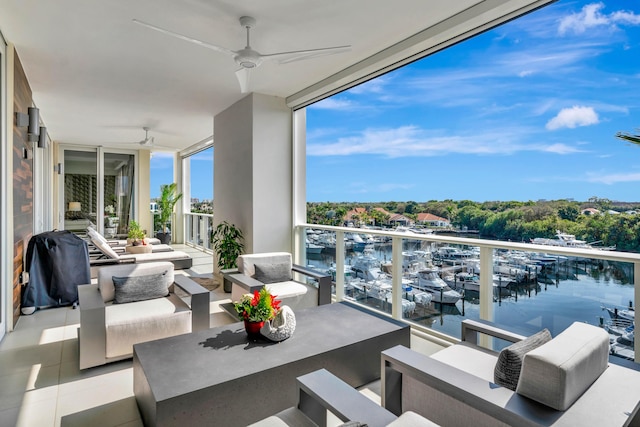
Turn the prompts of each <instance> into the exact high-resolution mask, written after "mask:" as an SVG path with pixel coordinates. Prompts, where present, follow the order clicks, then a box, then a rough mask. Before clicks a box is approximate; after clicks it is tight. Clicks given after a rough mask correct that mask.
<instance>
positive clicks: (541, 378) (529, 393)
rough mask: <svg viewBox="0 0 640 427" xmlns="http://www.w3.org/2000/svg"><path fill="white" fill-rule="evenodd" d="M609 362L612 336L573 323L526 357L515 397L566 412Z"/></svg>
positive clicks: (600, 330) (596, 329) (581, 324)
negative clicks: (517, 395)
mask: <svg viewBox="0 0 640 427" xmlns="http://www.w3.org/2000/svg"><path fill="white" fill-rule="evenodd" d="M608 360H609V335H608V334H607V333H606V332H605V331H604V330H603V329H601V328H598V327H597V326H592V325H588V324H586V323H580V322H574V323H573V324H572V325H571V326H569V327H568V328H567V329H565V330H564V331H563V332H562V333H560V334H559V335H558V336H556V337H555V338H554V339H552V340H551V341H549V342H547V343H546V344H543V345H541V346H540V347H538V348H536V349H534V350H531V351H530V352H528V353H527V354H526V355H525V357H524V360H523V362H522V371H521V373H520V381H518V387H517V389H516V393H518V394H520V395H523V396H526V397H528V398H530V399H533V400H535V401H537V402H540V403H542V404H544V405H547V406H549V407H551V408H554V409H556V410H558V411H565V410H566V409H568V408H569V407H570V406H571V405H572V404H573V402H575V401H576V400H577V399H578V398H579V397H580V396H581V395H582V394H583V393H584V392H585V390H587V389H588V388H589V386H591V384H593V382H594V381H595V380H597V379H598V377H599V376H600V375H601V374H602V373H603V372H604V370H605V369H606V368H607V364H608Z"/></svg>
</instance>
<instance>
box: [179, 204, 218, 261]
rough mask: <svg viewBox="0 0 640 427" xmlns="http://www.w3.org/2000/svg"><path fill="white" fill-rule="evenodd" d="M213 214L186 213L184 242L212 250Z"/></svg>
mask: <svg viewBox="0 0 640 427" xmlns="http://www.w3.org/2000/svg"><path fill="white" fill-rule="evenodd" d="M212 230H213V215H212V214H203V213H185V214H184V243H185V244H187V245H191V246H194V247H197V248H200V249H203V250H205V251H207V252H212V248H211V233H212Z"/></svg>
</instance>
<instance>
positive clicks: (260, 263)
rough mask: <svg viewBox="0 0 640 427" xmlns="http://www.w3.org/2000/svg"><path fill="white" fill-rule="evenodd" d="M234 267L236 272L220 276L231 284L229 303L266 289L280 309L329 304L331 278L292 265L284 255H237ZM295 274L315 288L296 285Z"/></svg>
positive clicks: (285, 253)
mask: <svg viewBox="0 0 640 427" xmlns="http://www.w3.org/2000/svg"><path fill="white" fill-rule="evenodd" d="M237 265H238V269H237V271H229V270H227V271H225V274H224V277H225V279H226V280H229V281H230V282H231V283H232V286H231V299H232V300H233V301H238V300H240V298H241V297H242V295H244V294H247V293H253V292H254V291H257V290H260V289H262V287H264V286H266V287H267V289H269V292H271V293H272V294H273V295H275V296H276V297H277V298H278V299H279V300H281V301H282V304H283V305H288V306H290V307H291V308H292V309H294V310H295V309H298V308H307V307H313V306H317V305H323V304H330V303H331V276H328V275H326V274H324V273H320V272H318V271H315V270H313V269H310V268H306V267H302V266H299V265H295V264H293V263H292V258H291V254H290V253H288V252H268V253H259V254H247V255H240V256H239V257H238V261H237ZM295 273H299V274H302V275H305V276H307V277H310V278H312V279H314V280H316V282H317V284H308V283H302V282H299V281H296V280H294V278H293V275H294V274H295Z"/></svg>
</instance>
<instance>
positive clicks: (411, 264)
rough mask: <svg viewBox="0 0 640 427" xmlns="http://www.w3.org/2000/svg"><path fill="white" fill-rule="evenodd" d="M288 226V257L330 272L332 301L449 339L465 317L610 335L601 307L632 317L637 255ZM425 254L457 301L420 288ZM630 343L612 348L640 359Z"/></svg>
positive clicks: (639, 267) (639, 291)
mask: <svg viewBox="0 0 640 427" xmlns="http://www.w3.org/2000/svg"><path fill="white" fill-rule="evenodd" d="M295 232H296V251H295V253H296V258H297V259H296V262H298V263H301V264H303V265H311V266H314V267H316V268H318V269H327V270H329V271H331V272H332V273H333V274H335V279H334V282H335V291H334V297H335V299H336V300H337V301H341V300H345V299H348V300H352V301H355V302H356V303H358V304H361V305H363V306H365V307H367V308H369V309H371V310H376V311H381V312H383V313H387V314H388V315H390V316H391V317H393V318H395V319H397V320H401V321H405V322H409V323H410V324H411V325H412V328H413V329H414V330H418V331H421V332H424V333H427V334H429V335H430V336H432V337H435V338H436V339H440V340H445V341H449V342H452V341H455V340H456V338H459V331H460V322H461V321H462V320H463V319H464V318H475V319H482V320H489V321H495V322H497V323H503V324H505V323H506V324H508V326H513V327H516V328H521V329H523V330H525V329H529V330H533V329H538V330H539V329H541V328H544V327H547V328H549V329H550V330H551V332H552V334H553V335H555V334H557V333H558V332H560V331H561V330H563V329H564V328H566V327H567V326H569V324H571V323H572V322H573V321H585V322H588V323H592V324H595V325H600V326H603V327H607V328H608V330H609V331H610V333H611V331H612V330H613V331H614V332H615V328H613V327H615V326H616V321H614V320H613V319H612V318H611V319H610V316H609V314H608V313H607V310H605V309H606V308H611V309H612V310H613V309H618V311H616V313H617V314H622V313H626V314H632V315H633V311H631V310H625V309H628V307H629V306H630V305H633V301H638V300H639V299H638V297H639V296H640V286H638V281H640V254H633V253H627V252H616V251H606V250H598V249H583V248H570V247H559V246H547V245H534V244H529V243H515V242H505V241H494V240H485V239H474V238H468V237H452V236H442V235H437V234H415V233H404V232H396V231H385V230H372V229H355V228H346V227H332V226H324V225H313V224H302V225H299V226H297V227H296V229H295ZM354 235H358V236H359V238H358V239H357V242H356V241H354V240H353V239H352V238H350V237H352V236H354ZM310 237H311V238H310ZM307 246H309V247H307ZM318 246H320V247H321V249H319V248H318ZM365 248H368V249H365ZM363 249H365V250H364V251H363ZM447 251H450V254H447ZM449 255H450V256H449ZM371 256H373V258H375V259H378V260H379V261H380V262H381V263H380V264H379V265H377V266H376V267H377V268H381V269H382V270H383V273H384V274H381V275H380V276H378V277H366V274H367V273H365V272H363V270H364V269H365V268H366V265H367V262H368V260H369V261H372V262H373V264H375V260H372V259H371ZM423 257H424V259H422V258H423ZM368 258H369V259H368ZM427 258H428V261H429V262H428V263H427V264H428V265H431V266H434V264H435V266H437V268H433V271H438V272H439V273H442V272H447V275H448V277H449V278H452V279H453V281H452V282H448V283H450V286H451V287H456V288H457V289H458V290H457V292H458V293H460V294H464V295H463V296H462V298H460V300H459V301H458V302H456V303H454V304H446V303H441V302H440V301H445V302H446V299H447V298H446V295H445V292H446V291H445V290H443V292H442V293H441V294H440V295H438V292H437V291H436V292H433V291H430V292H428V294H429V295H425V292H424V290H425V289H426V288H425V287H424V286H423V285H426V284H427V281H428V277H426V276H427V275H428V274H429V271H430V270H429V268H424V264H421V262H422V261H425V260H426V259H427ZM506 259H509V262H507V261H505V260H506ZM363 266H364V267H363ZM345 267H346V268H345ZM420 271H422V273H421V272H420ZM478 271H479V275H478V276H474V274H475V273H478ZM337 272H343V273H342V274H339V273H337ZM457 273H462V274H457ZM373 274H374V275H375V274H376V273H375V272H374V273H373ZM378 274H379V273H378ZM466 278H469V280H471V281H470V282H466ZM472 278H473V279H475V281H474V280H473V279H472ZM578 278H581V279H580V280H577V279H578ZM472 288H473V289H472ZM454 297H455V295H454ZM429 298H430V300H429ZM454 299H455V298H454ZM427 300H429V301H427ZM449 302H451V301H449ZM631 325H633V326H632V327H631V328H627V333H628V331H633V330H634V327H635V324H634V320H631V322H630V323H627V324H626V325H625V326H631ZM619 331H620V333H621V334H622V333H624V331H623V330H621V329H619ZM631 333H634V332H631ZM612 337H613V338H612V340H615V336H614V335H612ZM629 348H630V349H631V350H629V349H627V350H626V353H625V354H623V353H619V355H622V356H623V357H627V358H632V359H635V360H640V359H639V356H640V351H639V350H638V349H637V348H636V349H635V350H633V346H631V347H629ZM612 351H614V350H613V348H612Z"/></svg>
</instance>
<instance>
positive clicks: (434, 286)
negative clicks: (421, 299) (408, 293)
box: [414, 267, 462, 304]
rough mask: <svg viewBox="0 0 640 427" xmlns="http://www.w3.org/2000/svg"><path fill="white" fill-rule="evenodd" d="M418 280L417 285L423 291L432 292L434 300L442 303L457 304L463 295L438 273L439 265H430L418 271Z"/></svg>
mask: <svg viewBox="0 0 640 427" xmlns="http://www.w3.org/2000/svg"><path fill="white" fill-rule="evenodd" d="M417 276H418V280H417V282H414V283H415V287H416V288H418V289H421V290H423V291H427V292H430V293H431V294H432V295H433V301H435V302H439V303H441V304H455V303H457V302H458V301H459V300H460V298H462V295H461V294H460V293H458V292H457V291H454V290H453V289H451V288H450V287H449V285H447V283H446V282H445V281H444V280H442V279H441V278H440V276H439V275H438V268H437V267H428V268H425V269H423V270H420V271H418V273H417Z"/></svg>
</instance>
